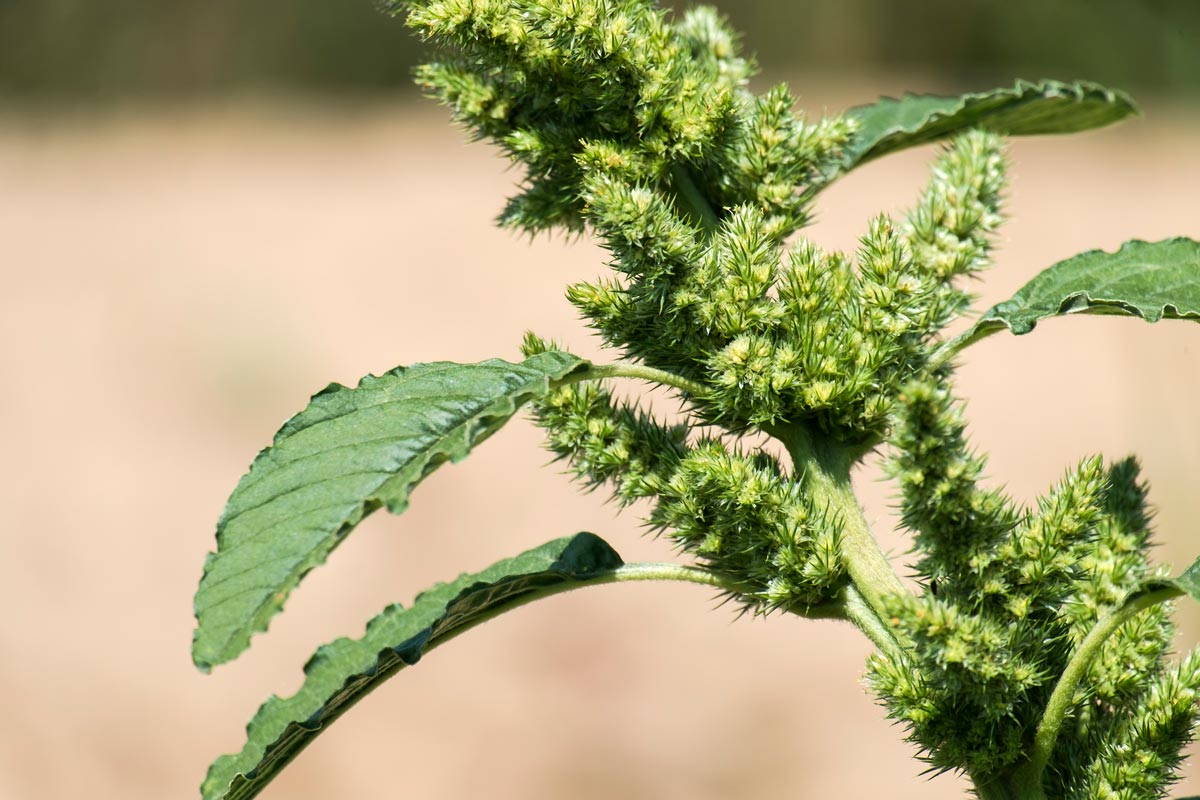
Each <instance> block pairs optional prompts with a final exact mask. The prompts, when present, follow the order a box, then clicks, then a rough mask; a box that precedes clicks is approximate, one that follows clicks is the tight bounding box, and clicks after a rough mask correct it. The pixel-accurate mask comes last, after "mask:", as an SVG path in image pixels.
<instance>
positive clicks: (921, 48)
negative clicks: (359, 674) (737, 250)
mask: <svg viewBox="0 0 1200 800" xmlns="http://www.w3.org/2000/svg"><path fill="white" fill-rule="evenodd" d="M710 4H713V5H716V6H717V7H718V8H719V9H720V10H721V12H722V13H723V14H726V15H728V16H729V18H730V20H731V22H732V24H733V27H734V28H736V29H738V30H741V31H742V32H743V33H744V34H745V36H746V40H747V41H749V42H753V43H754V48H755V51H756V53H757V56H758V59H759V61H760V63H762V64H763V66H764V67H766V68H768V70H770V71H784V70H788V69H805V70H812V71H820V72H825V73H847V72H863V71H867V70H871V69H888V70H901V71H920V72H924V73H931V74H934V75H936V76H937V78H938V80H939V82H940V83H944V84H945V85H946V88H948V89H956V88H971V87H978V86H984V85H988V86H990V85H1000V84H1005V83H1008V82H1010V81H1011V80H1012V78H1013V77H1018V76H1026V77H1042V76H1045V77H1055V78H1060V79H1073V78H1079V77H1087V78H1089V79H1092V80H1096V81H1100V82H1103V83H1107V84H1110V85H1116V86H1120V87H1122V88H1126V89H1129V90H1133V91H1138V92H1142V93H1145V92H1152V93H1157V92H1172V93H1181V94H1186V95H1196V94H1200V3H1197V2H1195V0H1136V2H1130V0H1052V2H1046V0H1003V1H1002V0H969V1H968V2H961V0H920V2H917V1H916V0H906V1H905V2H889V1H888V0H805V2H801V3H797V2H792V0H753V2H746V1H745V0H738V1H737V2H735V1H734V0H718V1H717V2H715V3H710ZM674 5H676V6H677V7H682V6H684V5H689V4H688V3H682V2H676V3H675V4H674ZM419 49H420V45H419V44H417V43H415V42H414V41H413V40H412V38H411V37H409V36H406V34H405V32H404V30H403V26H402V25H401V24H400V22H399V20H392V21H388V20H381V19H380V14H379V13H378V11H377V10H376V8H375V5H374V2H373V0H236V1H235V0H205V2H184V0H107V1H106V2H103V3H98V2H95V0H0V93H3V94H5V95H9V96H10V97H11V96H14V95H16V96H26V97H29V98H31V99H32V98H48V99H56V98H57V99H63V100H73V99H79V98H97V99H108V98H111V97H114V96H122V95H128V94H138V95H155V94H161V95H170V96H177V95H178V94H180V93H184V94H206V93H220V92H225V91H230V90H238V89H245V88H251V89H253V88H270V89H286V90H293V91H310V90H316V91H329V92H339V93H342V92H354V93H370V92H374V91H379V90H386V89H393V88H402V89H404V90H406V91H407V90H408V88H409V87H410V85H411V82H410V77H409V76H410V71H411V68H412V66H413V65H414V64H416V63H417V62H418V60H419Z"/></svg>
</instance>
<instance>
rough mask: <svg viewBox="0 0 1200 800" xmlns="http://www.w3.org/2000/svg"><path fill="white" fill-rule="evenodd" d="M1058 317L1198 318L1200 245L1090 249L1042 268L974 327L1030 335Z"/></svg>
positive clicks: (1136, 243) (1175, 242)
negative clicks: (1044, 321)
mask: <svg viewBox="0 0 1200 800" xmlns="http://www.w3.org/2000/svg"><path fill="white" fill-rule="evenodd" d="M1062 314H1123V315H1128V316H1134V317H1141V318H1142V319H1144V320H1146V321H1147V322H1158V321H1159V320H1160V319H1163V318H1166V319H1200V242H1195V241H1193V240H1191V239H1185V238H1182V237H1181V238H1176V239H1164V240H1163V241H1161V242H1143V241H1140V240H1137V239H1134V240H1132V241H1128V242H1126V243H1125V244H1123V245H1121V248H1120V249H1119V250H1117V252H1115V253H1106V252H1105V251H1103V250H1089V251H1088V252H1086V253H1080V254H1079V255H1077V256H1074V257H1072V258H1068V259H1067V260H1065V261H1060V262H1058V263H1057V264H1055V265H1054V266H1052V267H1049V268H1048V269H1046V270H1043V271H1042V272H1041V273H1040V274H1039V275H1038V276H1037V277H1035V278H1034V279H1033V280H1031V281H1030V282H1029V283H1027V284H1025V285H1024V286H1022V287H1021V289H1020V291H1018V292H1017V293H1016V294H1015V295H1013V296H1012V298H1011V299H1009V300H1006V301H1004V302H1003V303H999V304H997V305H995V306H993V307H992V308H990V309H989V310H988V311H987V312H986V313H985V314H984V315H983V316H982V317H981V318H980V319H979V321H978V322H977V323H976V324H975V327H976V328H988V329H999V328H1001V327H1007V328H1009V329H1011V330H1012V332H1013V333H1015V334H1018V335H1020V334H1024V333H1029V332H1030V331H1031V330H1033V329H1034V327H1035V326H1036V325H1037V323H1038V322H1039V321H1040V320H1043V319H1046V318H1047V317H1054V316H1059V315H1062Z"/></svg>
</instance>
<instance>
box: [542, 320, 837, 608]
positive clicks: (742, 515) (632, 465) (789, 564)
mask: <svg viewBox="0 0 1200 800" xmlns="http://www.w3.org/2000/svg"><path fill="white" fill-rule="evenodd" d="M546 349H549V345H548V344H547V343H545V342H542V341H541V340H539V339H537V338H536V337H534V336H527V337H526V340H525V345H524V351H525V353H526V354H527V355H532V354H533V353H537V352H542V351H544V350H546ZM535 413H536V414H537V417H538V421H539V423H540V424H541V425H542V426H543V427H545V428H546V429H547V431H548V435H549V446H550V449H551V450H552V451H554V452H555V453H556V454H557V455H558V456H559V457H560V458H563V459H567V460H568V461H570V463H571V466H572V468H573V469H574V471H575V473H576V475H578V476H579V478H580V479H581V480H583V481H584V482H585V483H587V484H590V485H598V484H601V483H604V482H611V483H612V484H613V486H614V495H615V496H616V498H617V499H618V501H619V502H621V503H622V504H628V503H632V502H633V501H635V500H639V499H644V498H654V499H656V501H657V502H656V504H655V508H654V510H653V512H652V513H651V515H650V519H649V522H650V524H651V525H652V526H653V527H654V528H656V529H658V530H662V531H667V532H669V535H670V536H671V538H672V539H673V540H674V541H675V542H676V543H678V544H679V546H680V547H681V548H683V549H684V550H686V551H688V552H690V553H693V554H695V555H696V556H697V557H698V558H699V559H701V560H702V561H703V562H705V563H707V564H709V565H710V566H711V568H712V569H713V570H714V571H715V572H718V573H719V574H721V575H722V576H723V577H725V578H727V579H728V581H729V584H730V585H731V586H735V587H736V589H737V590H736V594H737V596H738V597H739V599H740V600H741V601H742V602H744V603H746V604H747V605H748V606H750V607H752V608H757V609H785V610H795V611H800V612H802V613H808V612H810V611H811V610H812V609H814V608H816V607H819V606H821V605H822V604H823V603H825V602H828V601H829V600H830V599H832V598H833V597H834V595H835V594H836V593H837V591H838V590H839V589H840V588H841V586H842V583H843V581H844V579H845V570H844V567H843V565H842V563H841V560H840V558H839V556H838V552H839V536H840V525H839V523H838V521H837V520H836V519H833V518H831V517H830V515H829V513H828V510H827V509H825V508H824V507H820V506H818V505H816V504H815V503H814V502H813V499H812V497H811V495H810V493H808V492H807V491H806V488H807V487H806V486H805V485H804V482H803V481H797V480H792V479H790V478H789V477H788V476H786V475H785V474H784V472H783V469H782V468H781V467H780V465H779V464H778V462H776V461H775V459H773V458H771V457H769V456H767V455H764V454H761V453H759V454H754V455H748V454H745V453H743V452H740V451H739V450H736V449H732V448H729V447H727V446H726V445H725V444H724V443H722V442H721V441H720V440H717V439H702V440H700V441H699V442H697V443H695V444H689V443H688V442H687V435H688V427H687V426H683V425H677V426H672V427H667V426H664V425H662V424H660V423H658V422H656V421H655V420H653V419H652V418H650V417H649V416H647V415H645V414H642V413H639V412H638V411H636V410H635V409H633V408H631V407H629V406H628V405H625V404H622V403H619V402H618V401H616V400H615V399H614V398H613V397H612V395H611V393H610V392H609V391H608V390H607V389H605V388H603V387H601V386H598V385H596V384H582V385H574V386H563V387H560V388H558V389H555V390H554V391H552V392H551V393H550V395H549V396H548V397H547V398H546V399H545V400H544V401H543V402H541V403H539V404H538V405H537V407H536V409H535Z"/></svg>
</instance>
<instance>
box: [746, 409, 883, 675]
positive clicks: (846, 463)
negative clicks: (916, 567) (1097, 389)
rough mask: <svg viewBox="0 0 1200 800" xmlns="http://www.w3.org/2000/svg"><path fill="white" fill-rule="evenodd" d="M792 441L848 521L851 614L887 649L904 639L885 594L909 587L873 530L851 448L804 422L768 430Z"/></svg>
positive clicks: (801, 466) (810, 480)
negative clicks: (892, 622) (857, 489)
mask: <svg viewBox="0 0 1200 800" xmlns="http://www.w3.org/2000/svg"><path fill="white" fill-rule="evenodd" d="M768 433H771V434H772V435H773V436H775V437H776V438H777V439H779V440H780V441H781V442H783V444H784V446H785V447H787V450H788V453H789V454H790V455H791V457H792V465H793V468H794V469H795V472H796V474H797V475H803V476H804V480H805V481H806V483H807V484H808V486H809V489H810V491H811V492H812V493H813V495H814V497H815V498H816V499H817V500H818V501H819V502H824V503H825V504H826V505H827V507H828V508H829V510H830V511H831V512H832V515H831V516H835V517H836V518H837V519H839V520H840V522H841V524H842V532H841V533H842V558H843V559H844V560H845V562H846V571H847V572H848V573H849V574H850V580H851V582H852V585H851V586H850V587H848V588H847V591H846V595H845V610H846V617H847V619H849V620H850V621H851V622H853V623H854V624H855V625H856V626H858V628H859V630H861V631H862V632H863V633H864V634H866V636H867V637H868V638H869V639H870V640H871V641H872V642H873V643H874V644H875V645H876V646H877V647H879V648H880V650H883V651H884V652H894V651H895V650H896V649H897V648H898V647H899V646H900V645H899V643H898V642H897V641H896V638H895V636H894V635H893V633H892V631H891V629H890V627H889V626H888V625H887V622H886V620H887V614H886V611H885V606H884V600H883V599H884V597H886V596H888V595H895V594H902V593H904V592H905V591H906V590H905V588H904V584H903V583H901V582H900V576H899V575H897V574H896V571H895V570H894V569H892V565H891V564H890V563H889V562H888V560H887V557H886V556H885V555H884V554H883V551H882V550H880V549H879V543H878V542H876V541H875V537H874V536H872V535H871V529H870V526H869V525H868V524H867V520H866V517H864V516H863V513H862V507H861V506H859V504H858V498H857V497H856V496H855V494H854V487H853V486H851V484H850V466H851V462H852V456H851V452H850V451H849V450H847V449H845V448H841V447H837V446H835V445H833V444H831V443H829V442H827V441H824V440H822V439H820V438H818V437H816V436H813V435H812V434H810V433H809V432H808V431H807V430H806V429H805V428H803V427H801V426H799V425H791V426H788V427H787V428H778V429H774V430H770V431H768Z"/></svg>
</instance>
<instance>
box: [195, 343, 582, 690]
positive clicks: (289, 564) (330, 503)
mask: <svg viewBox="0 0 1200 800" xmlns="http://www.w3.org/2000/svg"><path fill="white" fill-rule="evenodd" d="M585 364H586V362H584V361H582V360H580V359H579V358H576V357H575V356H572V355H569V354H567V353H559V352H549V353H541V354H538V355H535V356H531V357H530V358H528V359H526V360H525V361H524V362H522V363H520V364H511V363H509V362H507V361H500V360H491V361H484V362H481V363H479V364H453V363H448V362H441V363H432V364H416V365H413V366H411V367H399V368H397V369H394V370H392V371H391V372H388V373H385V374H384V375H380V376H379V377H375V376H373V375H369V376H367V377H366V378H363V380H362V381H361V382H360V383H359V384H358V386H357V387H355V388H353V389H352V388H348V387H346V386H341V385H339V384H331V385H330V386H329V387H328V388H326V389H325V390H324V391H322V392H320V393H319V394H317V395H315V396H314V397H313V398H312V401H311V402H310V403H309V405H308V407H307V408H306V409H304V411H301V412H300V413H299V414H297V415H296V416H294V417H292V418H291V419H290V420H288V422H287V423H286V424H284V426H283V427H282V428H281V429H280V430H279V433H277V434H276V435H275V441H274V443H273V444H272V445H271V446H270V447H268V448H267V449H265V450H263V451H262V452H261V453H259V454H258V457H257V458H256V459H255V460H254V463H253V464H252V465H251V467H250V471H249V472H248V473H247V474H246V475H245V476H244V477H243V478H242V480H241V481H240V482H239V483H238V485H237V488H236V489H234V491H233V494H232V496H231V497H230V498H229V503H228V505H227V506H226V508H225V513H224V514H223V515H222V516H221V520H220V521H219V522H218V523H217V551H216V553H210V554H209V556H208V560H207V561H206V562H205V566H204V575H203V577H202V578H201V579H200V588H199V589H198V590H197V592H196V600H195V612H196V620H197V627H196V633H195V637H194V639H193V643H192V659H193V661H194V662H195V663H196V666H198V667H200V668H201V669H208V668H210V667H211V666H212V665H214V664H220V663H222V662H225V661H229V660H230V659H232V658H234V657H236V656H237V655H238V654H239V653H241V652H242V651H243V650H245V649H246V647H247V646H249V643H250V636H251V635H252V634H253V633H254V632H256V631H261V630H265V629H266V627H267V622H268V620H269V619H270V618H271V616H273V615H274V614H275V613H276V612H278V611H279V609H280V608H282V606H283V602H284V600H285V599H286V598H287V595H288V593H289V592H291V590H292V589H293V588H295V586H296V585H297V584H298V583H299V582H300V580H301V579H302V578H303V577H304V575H305V573H307V572H308V571H309V570H310V569H312V568H313V567H315V566H318V565H319V564H321V563H323V562H324V561H325V559H326V557H327V556H328V555H329V553H330V552H331V551H332V550H333V548H334V547H336V546H337V545H338V544H339V543H340V542H341V541H342V539H343V538H344V537H345V535H346V534H347V533H348V532H349V531H350V530H351V529H352V528H353V527H354V526H355V525H357V524H358V523H359V522H360V521H361V520H362V519H363V517H365V516H366V515H367V514H370V513H371V512H372V511H374V510H375V509H377V508H379V507H380V506H386V507H387V508H388V510H389V511H391V512H393V513H399V512H401V511H403V510H404V508H405V507H406V506H407V504H408V497H409V494H410V493H411V491H412V488H413V487H414V486H415V485H416V484H417V483H419V482H420V481H421V479H423V478H424V477H425V476H426V475H428V474H429V473H430V472H432V471H433V470H434V469H436V468H437V467H439V466H440V465H441V464H443V463H445V462H447V461H459V460H461V459H463V458H465V457H466V455H467V454H468V453H469V452H470V451H471V448H473V447H474V446H475V445H477V444H479V443H480V442H482V441H483V440H484V439H486V438H487V437H488V436H490V435H492V434H493V433H494V432H495V431H496V430H498V429H499V428H500V427H501V426H502V425H504V423H506V422H507V421H508V420H509V419H510V418H511V417H512V416H513V414H515V413H516V411H517V410H518V409H519V408H520V407H521V406H522V405H524V404H525V403H527V402H529V401H530V400H534V399H536V398H538V397H541V396H543V395H544V394H545V393H546V392H547V391H548V390H549V387H550V384H551V382H552V381H554V380H556V379H558V378H561V377H563V376H565V375H566V374H568V373H570V372H572V371H574V370H576V369H579V368H580V367H582V366H583V365H585Z"/></svg>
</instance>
